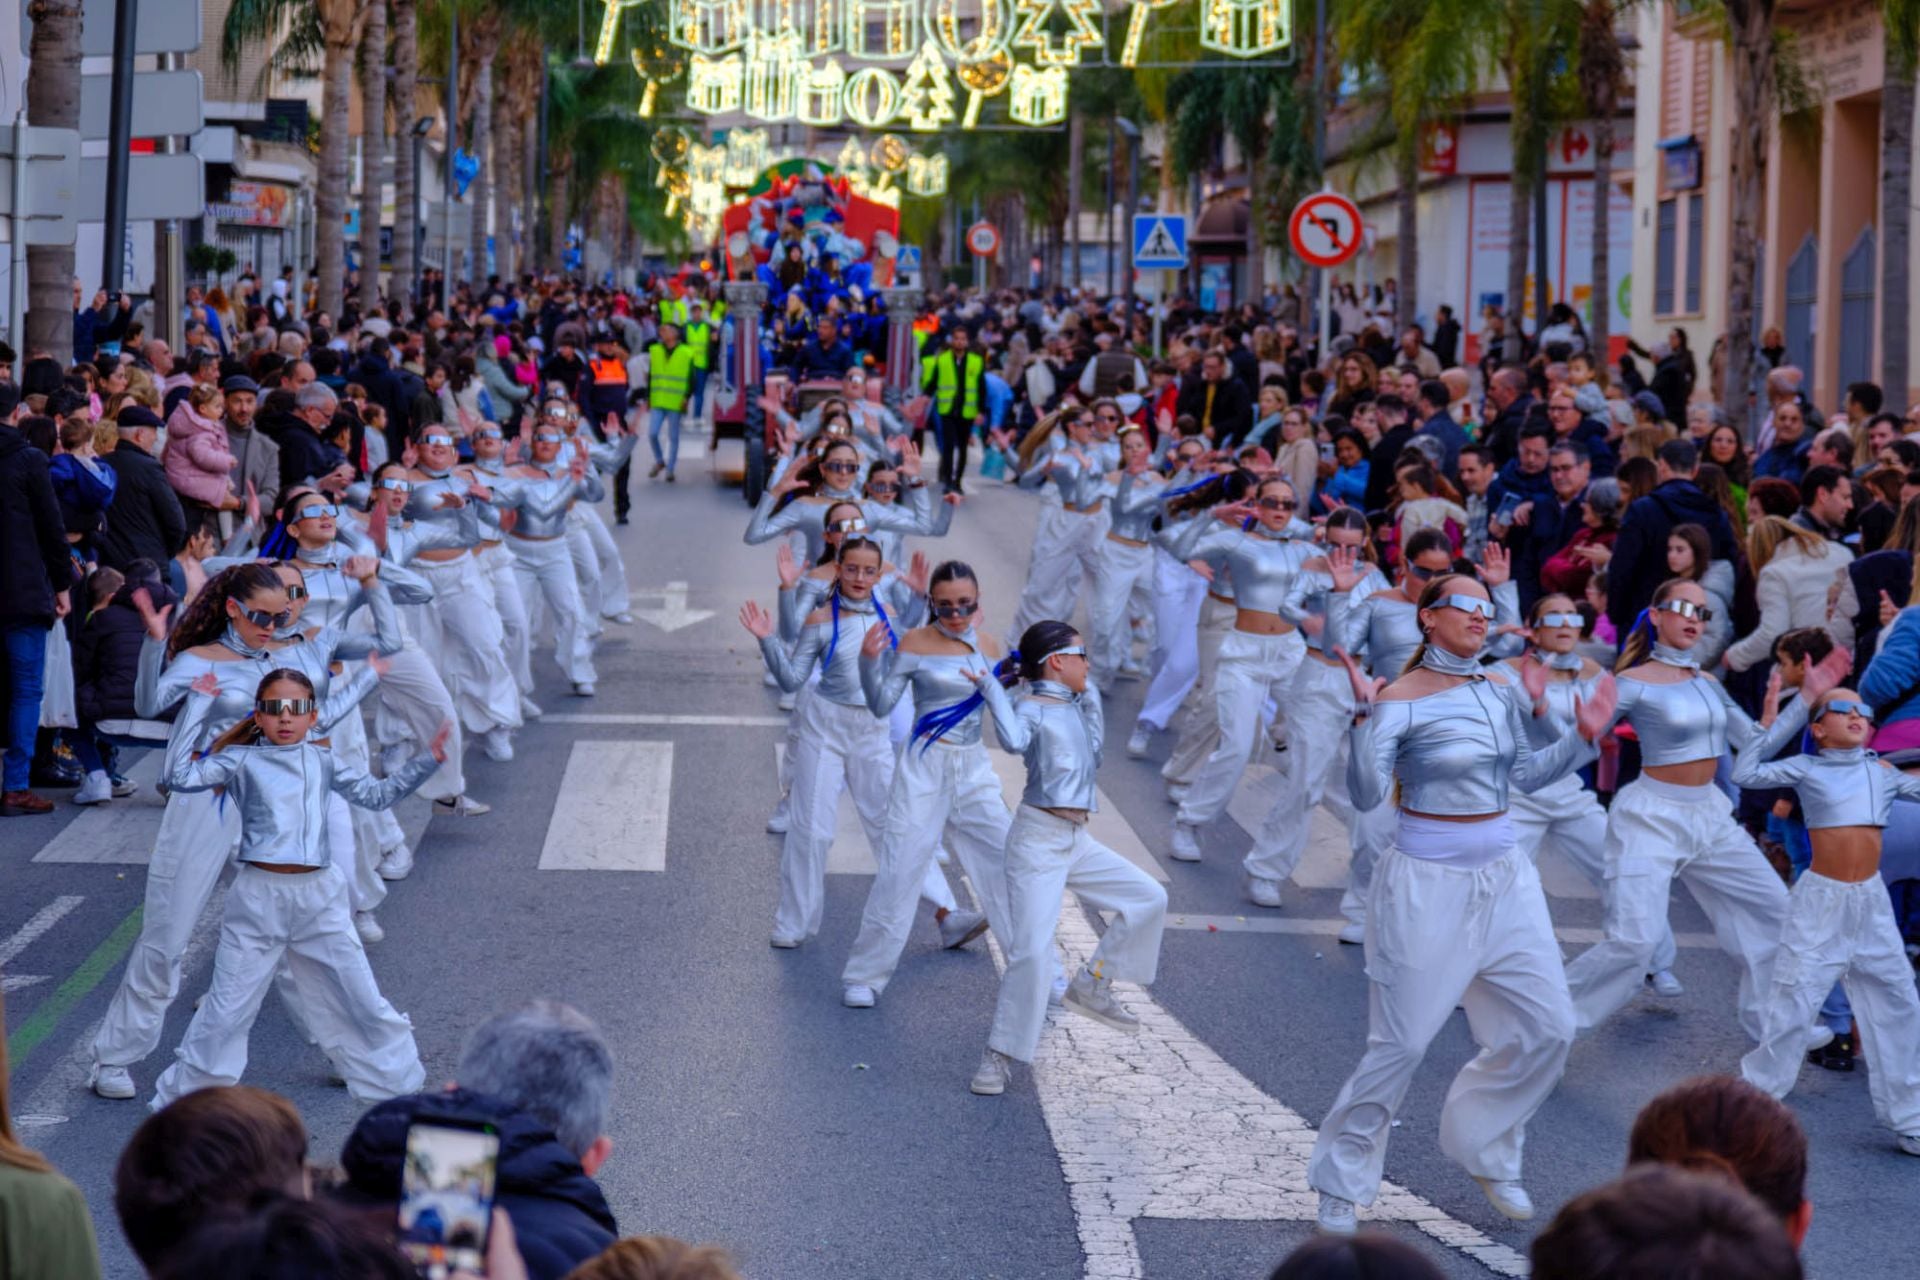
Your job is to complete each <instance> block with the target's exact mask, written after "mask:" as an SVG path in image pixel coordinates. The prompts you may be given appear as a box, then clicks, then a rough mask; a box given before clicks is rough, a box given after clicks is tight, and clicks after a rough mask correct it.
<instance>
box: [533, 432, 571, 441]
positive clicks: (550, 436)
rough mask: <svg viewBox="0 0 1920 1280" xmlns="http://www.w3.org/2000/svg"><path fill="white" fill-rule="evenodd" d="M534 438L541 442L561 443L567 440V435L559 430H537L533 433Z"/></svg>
mask: <svg viewBox="0 0 1920 1280" xmlns="http://www.w3.org/2000/svg"><path fill="white" fill-rule="evenodd" d="M533 438H534V440H535V441H536V442H537V443H540V444H560V443H562V442H563V441H565V440H566V437H565V436H563V435H561V434H560V433H559V432H558V431H536V432H534V433H533Z"/></svg>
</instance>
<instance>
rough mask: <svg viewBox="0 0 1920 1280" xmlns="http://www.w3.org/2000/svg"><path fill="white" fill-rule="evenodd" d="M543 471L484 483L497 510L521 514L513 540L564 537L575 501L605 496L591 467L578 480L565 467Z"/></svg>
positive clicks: (504, 477)
mask: <svg viewBox="0 0 1920 1280" xmlns="http://www.w3.org/2000/svg"><path fill="white" fill-rule="evenodd" d="M542 469H543V470H545V471H546V473H547V474H546V475H544V476H502V477H501V478H500V479H498V480H491V479H490V480H489V481H488V482H487V488H488V489H489V490H490V491H491V492H492V493H493V504H492V505H493V506H494V508H495V509H496V511H504V510H507V509H508V508H512V509H513V510H514V511H517V512H519V513H520V514H519V515H518V516H517V517H515V519H514V525H513V536H514V537H516V538H535V539H548V538H561V537H565V536H566V532H567V512H568V511H570V510H572V509H573V504H574V503H575V502H598V501H600V499H602V498H604V497H606V496H607V490H606V486H605V485H603V484H601V483H600V477H599V476H598V475H596V474H595V473H594V471H593V469H592V468H591V467H589V468H588V469H587V474H586V475H585V476H584V477H582V478H581V479H580V480H577V481H576V480H575V479H574V478H573V475H572V473H570V472H569V471H567V470H566V468H564V467H562V468H560V470H559V471H558V473H556V472H555V471H554V470H553V469H552V468H550V467H549V468H542Z"/></svg>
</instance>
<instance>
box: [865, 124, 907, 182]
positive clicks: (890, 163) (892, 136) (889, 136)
mask: <svg viewBox="0 0 1920 1280" xmlns="http://www.w3.org/2000/svg"><path fill="white" fill-rule="evenodd" d="M867 158H868V159H869V160H870V161H872V162H873V167H874V168H876V169H878V170H879V171H880V172H882V173H899V172H900V171H902V170H903V169H905V168H906V167H907V161H909V160H911V159H912V158H913V149H912V148H910V147H909V146H907V140H906V139H905V138H903V137H901V136H900V135H899V134H897V133H883V134H881V135H880V136H879V137H878V138H875V139H874V140H873V149H872V150H871V151H869V152H868V153H867Z"/></svg>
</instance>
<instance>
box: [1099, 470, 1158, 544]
mask: <svg viewBox="0 0 1920 1280" xmlns="http://www.w3.org/2000/svg"><path fill="white" fill-rule="evenodd" d="M1166 488H1167V482H1166V480H1165V478H1164V477H1162V476H1159V475H1156V474H1155V473H1154V472H1151V471H1146V472H1142V473H1141V474H1140V475H1133V474H1130V473H1128V472H1124V471H1123V472H1121V473H1120V482H1119V483H1118V484H1117V485H1114V486H1113V492H1112V493H1111V494H1110V495H1109V496H1108V498H1107V510H1108V511H1109V512H1110V513H1111V514H1112V516H1113V525H1112V527H1111V528H1110V529H1109V530H1108V532H1110V533H1111V534H1113V536H1114V537H1116V538H1127V539H1130V540H1132V541H1134V542H1146V541H1147V540H1148V539H1150V538H1152V537H1153V522H1154V520H1155V519H1157V518H1158V517H1159V515H1160V507H1161V505H1162V503H1163V502H1164V499H1163V498H1162V497H1161V494H1162V493H1164V492H1165V490H1166Z"/></svg>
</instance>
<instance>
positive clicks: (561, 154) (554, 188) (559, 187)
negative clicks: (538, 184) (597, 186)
mask: <svg viewBox="0 0 1920 1280" xmlns="http://www.w3.org/2000/svg"><path fill="white" fill-rule="evenodd" d="M547 167H548V169H549V171H550V173H549V176H550V178H551V181H552V185H551V186H549V187H548V189H547V253H548V254H550V255H551V257H550V258H549V260H548V262H547V265H548V266H549V267H551V268H552V269H554V270H555V271H564V270H565V269H566V265H567V212H568V209H567V206H568V204H569V203H570V201H571V200H572V186H573V156H572V155H571V154H569V153H568V152H566V151H565V150H563V149H561V148H559V147H553V148H551V150H550V152H549V154H548V156H547Z"/></svg>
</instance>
